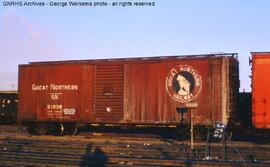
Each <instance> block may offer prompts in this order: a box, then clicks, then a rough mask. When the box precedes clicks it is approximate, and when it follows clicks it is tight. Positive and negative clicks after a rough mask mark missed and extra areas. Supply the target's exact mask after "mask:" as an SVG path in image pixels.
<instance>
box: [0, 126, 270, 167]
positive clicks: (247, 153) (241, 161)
mask: <svg viewBox="0 0 270 167" xmlns="http://www.w3.org/2000/svg"><path fill="white" fill-rule="evenodd" d="M5 128H6V127H2V129H3V130H4V129H5ZM16 128H17V130H14V132H12V130H10V128H7V131H6V132H5V131H1V132H0V166H270V162H269V160H270V146H269V145H256V144H251V143H246V142H237V143H234V144H233V143H231V142H229V143H228V147H227V154H225V151H224V147H223V144H222V143H212V144H211V154H210V157H209V154H208V152H207V151H208V149H207V145H206V143H205V142H196V144H195V149H194V150H190V149H189V142H188V141H184V142H183V143H182V142H179V141H177V140H175V139H171V138H164V137H161V136H159V135H150V134H120V133H96V132H91V133H82V134H81V135H79V136H63V137H56V136H49V135H48V136H30V135H28V134H26V133H23V132H21V131H20V128H18V127H17V126H15V129H16ZM0 129H1V127H0ZM235 147H237V148H238V151H239V152H240V153H241V155H239V154H238V153H237V152H236V150H235Z"/></svg>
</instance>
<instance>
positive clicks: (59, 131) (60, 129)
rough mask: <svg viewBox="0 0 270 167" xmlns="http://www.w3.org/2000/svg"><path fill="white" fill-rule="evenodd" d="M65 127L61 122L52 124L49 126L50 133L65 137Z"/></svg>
mask: <svg viewBox="0 0 270 167" xmlns="http://www.w3.org/2000/svg"><path fill="white" fill-rule="evenodd" d="M64 130H65V128H64V125H63V124H62V123H61V122H57V123H50V124H49V125H48V133H49V134H51V135H55V136H63V135H64Z"/></svg>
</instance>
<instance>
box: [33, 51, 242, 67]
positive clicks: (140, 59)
mask: <svg viewBox="0 0 270 167" xmlns="http://www.w3.org/2000/svg"><path fill="white" fill-rule="evenodd" d="M237 55H238V54H237V53H211V54H197V55H175V56H156V57H130V58H111V59H85V60H63V61H40V62H29V63H28V64H31V65H38V64H62V63H65V64H66V63H71V64H72V63H91V62H92V63H95V62H129V61H130V62H135V61H138V62H142V61H151V60H152V61H155V60H172V59H187V58H192V59H194V58H209V57H222V56H223V57H224V56H232V57H234V58H237Z"/></svg>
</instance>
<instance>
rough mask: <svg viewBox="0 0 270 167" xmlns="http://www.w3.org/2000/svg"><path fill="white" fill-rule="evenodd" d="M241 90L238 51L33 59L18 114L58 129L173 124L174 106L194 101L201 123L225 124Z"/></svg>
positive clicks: (22, 82)
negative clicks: (78, 126)
mask: <svg viewBox="0 0 270 167" xmlns="http://www.w3.org/2000/svg"><path fill="white" fill-rule="evenodd" d="M189 78H191V80H189ZM192 78H193V79H192ZM188 80H189V81H188ZM180 82H181V86H180ZM238 89H239V75H238V60H237V59H236V54H222V55H214V54H211V55H195V56H168V57H152V58H150V57H149V58H127V59H106V60H82V61H80V60H78V61H58V62H57V61H56V62H36V63H29V64H26V65H20V66H19V115H18V116H19V119H20V120H21V122H22V123H23V124H26V125H28V126H29V125H31V126H33V125H35V126H34V127H32V128H31V129H34V128H38V127H40V126H41V125H43V126H42V127H43V128H42V129H44V124H46V123H56V122H58V123H60V124H61V125H60V126H59V127H60V129H61V130H63V129H64V126H67V124H68V123H71V124H72V125H74V124H78V123H102V124H107V123H110V124H111V123H113V124H151V125H152V124H162V125H175V124H177V123H178V122H179V114H178V113H177V112H176V108H177V107H179V106H182V104H184V103H185V102H194V101H195V102H197V103H198V108H197V109H196V110H195V117H194V121H195V123H196V124H197V125H208V124H213V123H215V122H217V121H220V122H223V123H228V122H230V121H232V122H233V120H234V117H235V113H236V108H237V107H236V106H237V99H235V98H237V93H238ZM192 91H193V92H194V91H196V94H194V93H192ZM185 120H187V121H188V120H189V114H185ZM76 126H77V125H76ZM45 127H46V126H45Z"/></svg>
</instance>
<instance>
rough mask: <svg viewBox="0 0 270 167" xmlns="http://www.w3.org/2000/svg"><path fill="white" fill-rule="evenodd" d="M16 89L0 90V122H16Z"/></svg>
mask: <svg viewBox="0 0 270 167" xmlns="http://www.w3.org/2000/svg"><path fill="white" fill-rule="evenodd" d="M17 103H18V94H17V91H0V124H10V123H16V120H17Z"/></svg>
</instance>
